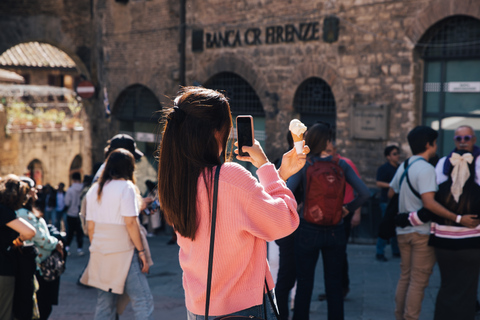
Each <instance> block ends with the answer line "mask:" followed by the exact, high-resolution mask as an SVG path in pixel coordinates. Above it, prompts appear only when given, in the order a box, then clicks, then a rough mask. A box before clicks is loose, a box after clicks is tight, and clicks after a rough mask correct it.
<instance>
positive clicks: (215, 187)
mask: <svg viewBox="0 0 480 320" xmlns="http://www.w3.org/2000/svg"><path fill="white" fill-rule="evenodd" d="M221 166H222V165H221V164H219V165H218V166H217V170H215V181H214V184H213V204H212V225H211V227H210V228H211V231H210V253H209V255H208V275H207V297H206V300H205V320H206V319H208V309H209V307H210V291H211V289H212V269H213V248H214V243H215V225H216V221H217V199H218V177H219V176H220V167H221Z"/></svg>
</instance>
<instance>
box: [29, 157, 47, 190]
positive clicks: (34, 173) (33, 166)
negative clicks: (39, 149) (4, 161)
mask: <svg viewBox="0 0 480 320" xmlns="http://www.w3.org/2000/svg"><path fill="white" fill-rule="evenodd" d="M26 175H27V176H28V177H30V178H32V179H33V180H35V183H36V184H37V185H42V183H43V165H42V162H41V161H40V160H38V159H33V160H32V161H30V163H29V164H28V166H27V174H26Z"/></svg>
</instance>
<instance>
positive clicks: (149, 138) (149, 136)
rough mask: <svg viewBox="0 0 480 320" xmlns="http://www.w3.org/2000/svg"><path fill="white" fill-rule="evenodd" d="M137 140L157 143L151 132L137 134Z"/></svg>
mask: <svg viewBox="0 0 480 320" xmlns="http://www.w3.org/2000/svg"><path fill="white" fill-rule="evenodd" d="M135 140H136V141H140V142H155V134H154V133H149V132H135Z"/></svg>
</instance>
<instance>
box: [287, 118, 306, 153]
mask: <svg viewBox="0 0 480 320" xmlns="http://www.w3.org/2000/svg"><path fill="white" fill-rule="evenodd" d="M288 129H289V130H290V133H291V134H292V138H293V142H294V145H295V150H297V154H300V153H302V152H303V147H304V145H305V141H303V136H304V134H305V131H306V130H307V127H306V126H305V125H304V124H303V123H302V122H301V121H300V120H298V119H293V120H292V121H290V126H289V127H288Z"/></svg>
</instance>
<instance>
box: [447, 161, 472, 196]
mask: <svg viewBox="0 0 480 320" xmlns="http://www.w3.org/2000/svg"><path fill="white" fill-rule="evenodd" d="M472 161H473V156H472V154H471V153H464V154H463V155H462V156H461V155H459V154H458V153H455V152H454V153H452V156H451V157H450V163H451V164H452V166H453V171H452V186H451V187H450V191H451V192H452V195H453V198H454V199H455V201H456V202H458V199H460V195H461V194H462V192H463V186H464V185H465V182H467V180H468V178H469V177H470V170H469V169H468V165H469V164H470V163H472Z"/></svg>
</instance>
